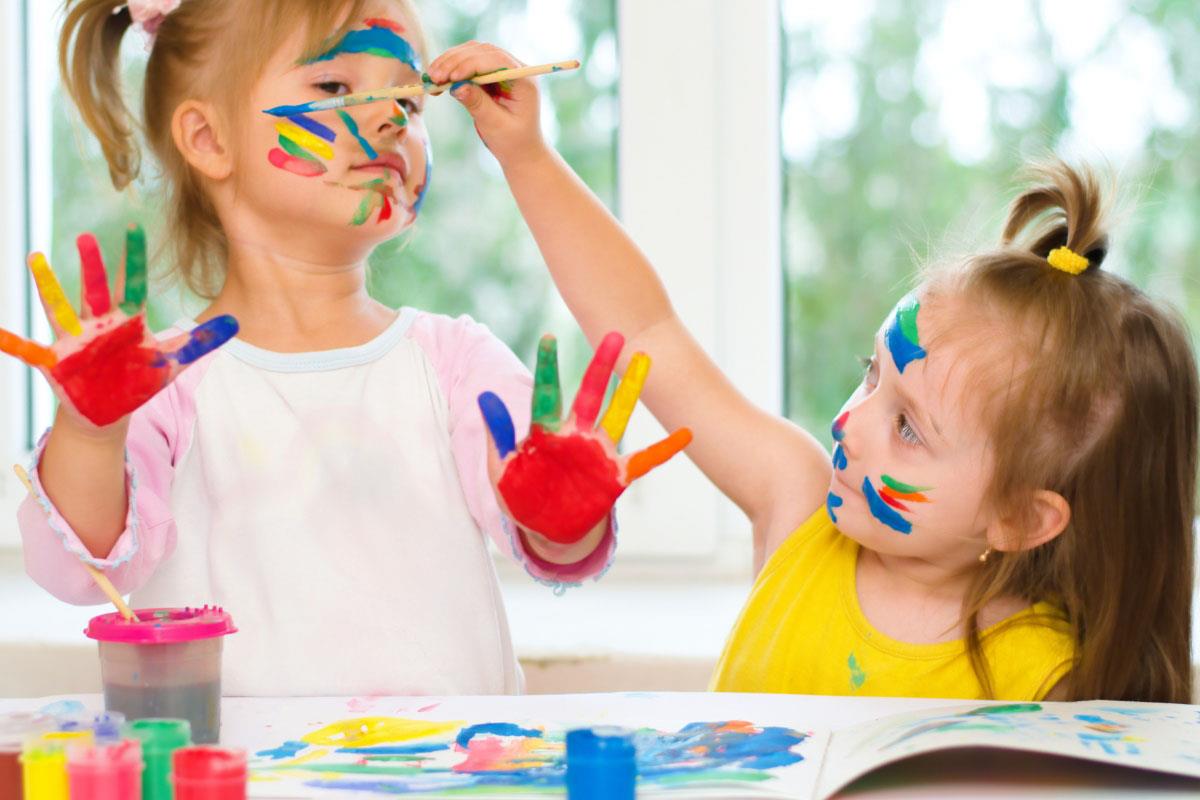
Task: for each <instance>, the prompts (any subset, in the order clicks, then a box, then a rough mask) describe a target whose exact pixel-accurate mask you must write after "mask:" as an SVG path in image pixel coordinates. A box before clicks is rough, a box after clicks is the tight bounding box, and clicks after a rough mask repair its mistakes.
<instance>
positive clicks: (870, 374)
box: [858, 356, 879, 389]
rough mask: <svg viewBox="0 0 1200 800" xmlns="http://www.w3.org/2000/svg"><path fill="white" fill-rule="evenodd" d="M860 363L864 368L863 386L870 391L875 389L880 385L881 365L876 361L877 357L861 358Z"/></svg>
mask: <svg viewBox="0 0 1200 800" xmlns="http://www.w3.org/2000/svg"><path fill="white" fill-rule="evenodd" d="M858 363H860V364H862V368H863V384H864V385H865V386H866V387H867V388H868V389H874V388H875V386H876V384H878V383H879V364H878V363H876V361H875V356H870V357H867V356H859V357H858Z"/></svg>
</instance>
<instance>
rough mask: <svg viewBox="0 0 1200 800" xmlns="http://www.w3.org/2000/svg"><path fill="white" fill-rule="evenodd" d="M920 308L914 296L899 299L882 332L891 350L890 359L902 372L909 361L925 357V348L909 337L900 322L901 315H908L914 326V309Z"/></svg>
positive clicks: (902, 372) (914, 326)
mask: <svg viewBox="0 0 1200 800" xmlns="http://www.w3.org/2000/svg"><path fill="white" fill-rule="evenodd" d="M918 308H920V306H919V305H918V304H917V301H916V299H915V298H906V299H904V300H901V301H900V303H899V305H897V306H896V309H895V310H894V311H893V312H892V316H891V319H890V320H889V322H888V327H887V331H886V333H885V334H884V341H885V343H886V344H887V346H888V350H889V351H891V354H892V361H894V362H895V363H896V369H897V370H899V371H900V373H901V374H904V368H905V367H907V366H908V365H909V364H910V363H911V362H913V361H916V360H917V359H921V358H925V356H926V352H925V348H923V347H921V345H920V343H919V342H917V341H916V340H915V339H914V338H909V336H908V334H906V333H905V331H904V326H903V324H902V322H901V316H903V315H910V319H911V320H912V322H913V328H914V331H915V328H916V309H918Z"/></svg>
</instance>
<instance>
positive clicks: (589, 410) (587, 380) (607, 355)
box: [571, 331, 625, 430]
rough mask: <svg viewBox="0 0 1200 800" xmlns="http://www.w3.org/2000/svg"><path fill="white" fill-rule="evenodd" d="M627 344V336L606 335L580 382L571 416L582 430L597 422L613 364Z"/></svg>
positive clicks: (613, 333) (614, 333)
mask: <svg viewBox="0 0 1200 800" xmlns="http://www.w3.org/2000/svg"><path fill="white" fill-rule="evenodd" d="M624 346H625V337H624V336H622V335H621V334H619V333H617V332H615V331H614V332H612V333H610V334H608V335H607V336H605V337H604V340H603V341H601V342H600V346H599V347H597V348H596V354H595V355H594V356H592V363H590V364H588V368H587V372H585V373H583V381H582V382H581V383H580V384H579V393H578V394H576V395H575V404H574V405H573V406H571V416H572V417H573V418H574V420H575V424H576V425H577V426H578V427H579V429H580V430H589V429H591V427H592V426H593V425H595V424H596V415H597V414H599V413H600V404H601V403H603V402H604V392H605V390H606V389H607V388H608V379H609V378H610V377H611V376H612V371H613V366H614V365H615V364H616V363H617V356H619V355H620V354H621V348H622V347H624Z"/></svg>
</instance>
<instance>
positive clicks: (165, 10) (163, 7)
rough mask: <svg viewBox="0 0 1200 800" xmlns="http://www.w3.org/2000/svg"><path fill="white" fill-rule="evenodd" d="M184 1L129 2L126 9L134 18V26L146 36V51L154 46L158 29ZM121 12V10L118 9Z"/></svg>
mask: <svg viewBox="0 0 1200 800" xmlns="http://www.w3.org/2000/svg"><path fill="white" fill-rule="evenodd" d="M181 2H183V0H129V2H128V3H127V4H126V7H127V8H128V9H129V16H131V17H133V22H134V25H136V26H137V27H139V28H141V29H142V31H143V32H144V33H145V34H146V49H147V50H149V49H150V48H151V47H152V46H153V45H154V37H155V35H156V34H157V33H158V28H159V26H160V25H162V23H163V20H164V19H166V18H167V16H168V15H169V14H170V13H171V12H172V11H174V10H175V9H177V8H179V4H180V3H181ZM118 10H119V9H118Z"/></svg>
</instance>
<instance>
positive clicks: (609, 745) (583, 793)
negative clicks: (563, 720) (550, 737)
mask: <svg viewBox="0 0 1200 800" xmlns="http://www.w3.org/2000/svg"><path fill="white" fill-rule="evenodd" d="M636 791H637V750H636V748H634V746H633V734H632V733H631V732H630V731H627V730H625V729H624V728H608V727H605V728H578V729H576V730H573V731H568V732H567V797H568V798H569V799H570V800H633V798H634V794H635V792H636Z"/></svg>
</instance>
